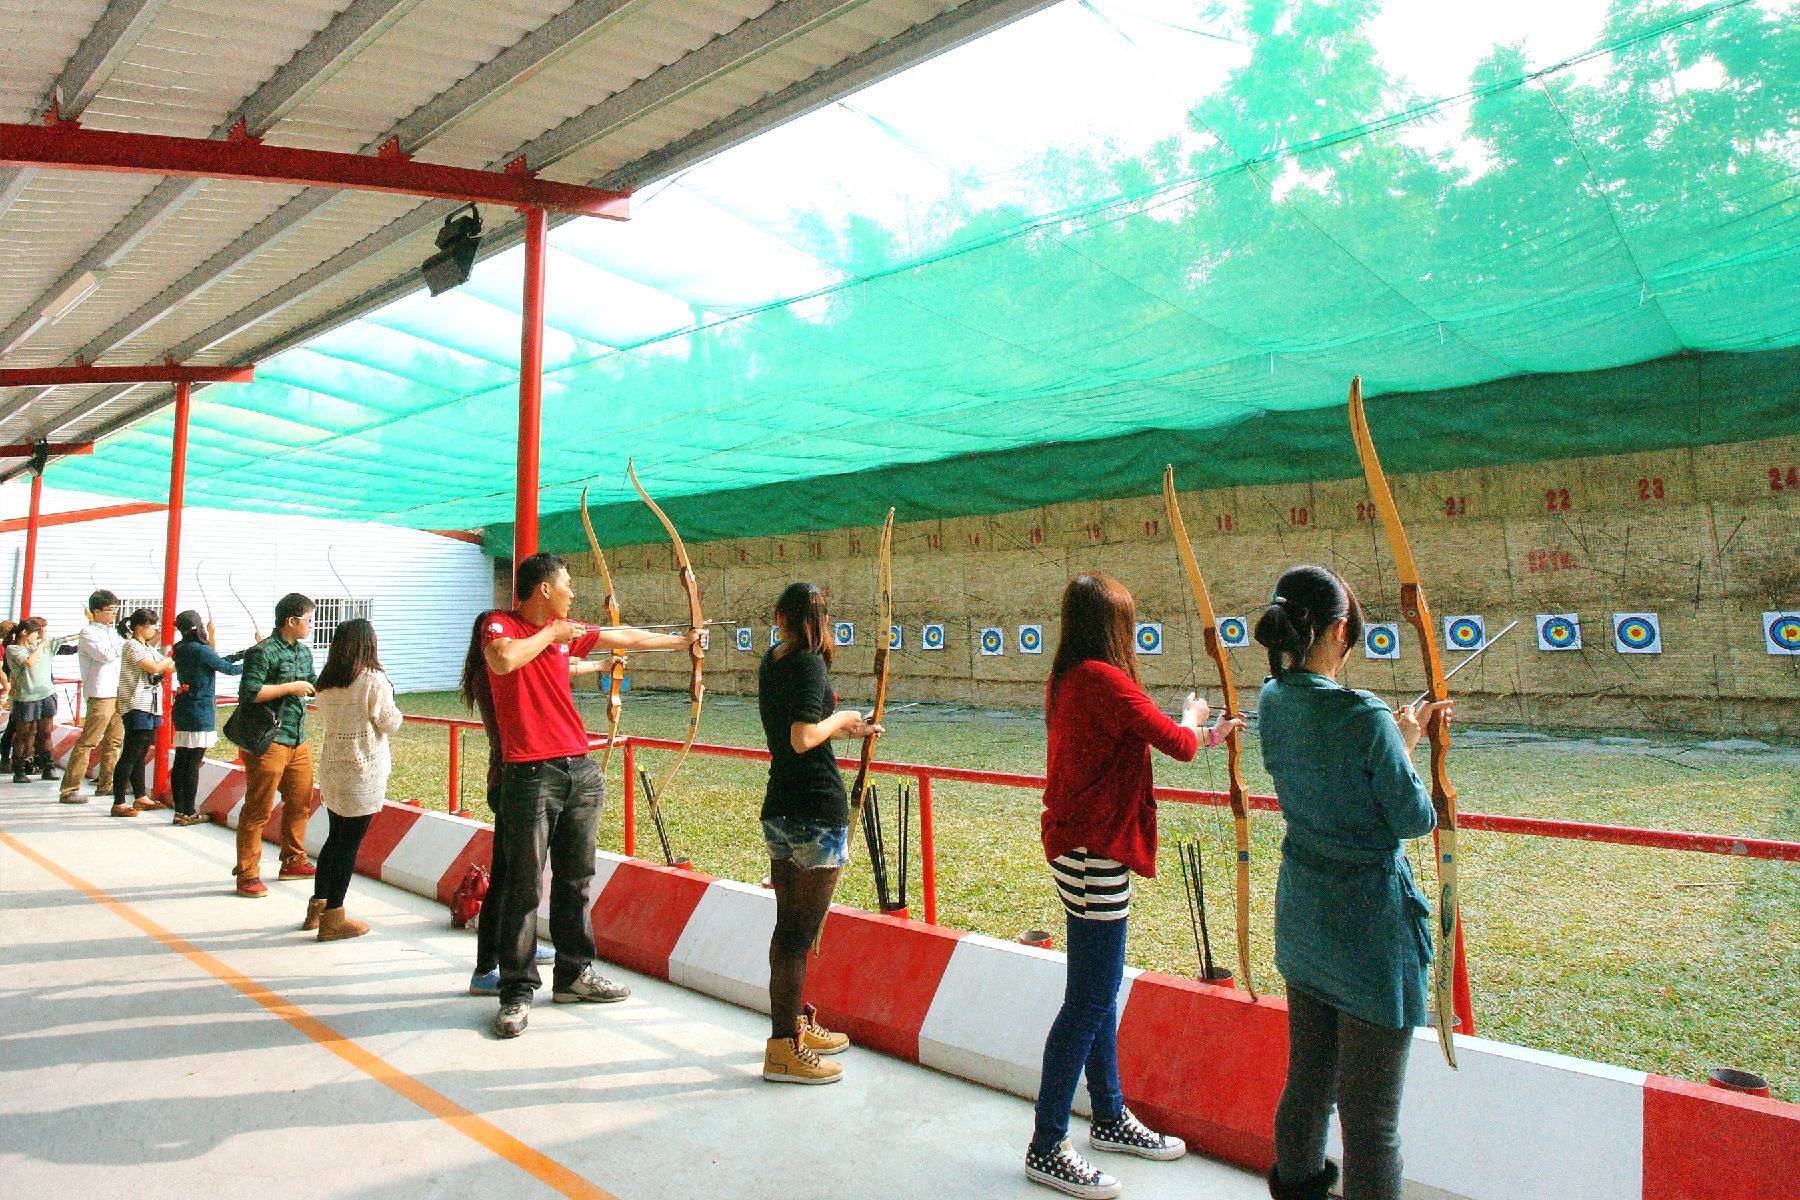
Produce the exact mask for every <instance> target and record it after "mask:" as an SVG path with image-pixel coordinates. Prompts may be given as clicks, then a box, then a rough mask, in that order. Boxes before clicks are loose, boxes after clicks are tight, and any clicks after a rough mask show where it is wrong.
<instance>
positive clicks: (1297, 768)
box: [1256, 566, 1451, 1200]
mask: <svg viewBox="0 0 1800 1200" xmlns="http://www.w3.org/2000/svg"><path fill="white" fill-rule="evenodd" d="M1362 636H1363V613H1362V606H1361V605H1359V604H1358V603H1357V601H1356V595H1355V593H1353V592H1352V591H1351V590H1350V587H1349V585H1348V584H1346V583H1345V582H1344V581H1343V580H1342V579H1340V578H1339V577H1338V576H1337V575H1335V574H1334V573H1332V572H1331V571H1328V570H1326V569H1325V568H1324V567H1315V566H1301V567H1294V568H1292V569H1291V570H1289V571H1287V572H1286V573H1285V574H1283V575H1282V576H1281V579H1280V581H1279V582H1277V583H1276V585H1275V595H1274V599H1273V601H1272V602H1271V603H1270V604H1269V606H1268V608H1266V609H1265V610H1264V611H1263V614H1262V616H1261V617H1260V618H1259V619H1258V620H1257V623H1256V640H1257V641H1258V642H1260V643H1262V645H1263V646H1264V647H1266V648H1267V649H1268V652H1269V673H1270V675H1271V676H1272V678H1271V679H1270V680H1269V681H1268V682H1267V683H1265V684H1263V688H1262V695H1261V698H1260V703H1259V706H1258V707H1259V710H1260V720H1259V728H1260V732H1261V742H1262V756H1263V765H1264V766H1265V767H1267V768H1268V771H1269V777H1270V778H1271V779H1273V780H1274V781H1275V795H1276V797H1277V798H1278V799H1279V800H1280V801H1281V813H1282V816H1283V817H1285V818H1286V820H1287V836H1286V837H1285V838H1283V839H1282V843H1281V876H1280V879H1279V881H1278V882H1277V884H1276V890H1275V966H1276V968H1277V969H1278V970H1280V972H1281V974H1282V977H1283V978H1284V979H1285V980H1286V981H1287V996H1288V1067H1287V1083H1286V1086H1285V1087H1284V1088H1283V1089H1282V1092H1281V1101H1280V1103H1279V1105H1277V1107H1276V1110H1275V1166H1274V1167H1273V1168H1272V1169H1271V1170H1270V1172H1269V1194H1270V1195H1271V1196H1274V1197H1276V1200H1324V1198H1325V1197H1326V1196H1327V1195H1328V1194H1329V1193H1330V1191H1331V1188H1332V1185H1333V1184H1334V1183H1335V1182H1336V1181H1337V1177H1338V1169H1337V1167H1336V1166H1335V1165H1334V1164H1333V1163H1331V1162H1329V1161H1327V1160H1326V1158H1325V1138H1326V1132H1327V1127H1328V1125H1329V1123H1330V1120H1331V1112H1332V1109H1333V1108H1336V1109H1337V1113H1338V1118H1339V1121H1340V1123H1341V1124H1342V1127H1343V1137H1344V1172H1343V1174H1344V1191H1343V1195H1344V1197H1345V1200H1399V1197H1400V1194H1401V1159H1400V1096H1401V1092H1402V1090H1403V1087H1404V1085H1405V1082H1406V1059H1407V1053H1408V1050H1409V1049H1410V1048H1411V1046H1412V1040H1413V1029H1414V1028H1415V1027H1417V1026H1421V1025H1424V1024H1425V1023H1426V1013H1427V1011H1428V1010H1427V1005H1426V987H1425V973H1426V968H1427V967H1428V965H1429V964H1430V962H1431V957H1432V949H1431V922H1430V919H1429V918H1430V907H1429V905H1428V904H1427V903H1426V900H1425V897H1424V896H1423V895H1422V894H1420V892H1419V888H1418V885H1417V884H1416V883H1414V882H1413V874H1412V867H1411V865H1410V864H1409V863H1408V861H1407V858H1406V852H1405V850H1404V849H1403V848H1402V846H1401V843H1402V842H1403V841H1404V840H1406V839H1408V838H1416V837H1423V836H1424V835H1425V834H1427V833H1430V832H1431V831H1432V829H1433V828H1435V826H1436V823H1437V821H1436V815H1435V813H1434V812H1433V810H1432V806H1431V793H1430V792H1429V791H1428V790H1427V789H1426V787H1425V785H1424V784H1423V783H1421V782H1420V780H1419V776H1418V774H1417V773H1416V772H1415V771H1414V770H1413V766H1412V759H1411V752H1412V748H1413V747H1414V746H1415V745H1417V744H1418V742H1419V738H1420V736H1421V735H1422V734H1423V733H1424V732H1425V727H1426V726H1427V725H1428V724H1430V722H1431V720H1432V718H1433V717H1435V716H1437V715H1438V714H1439V713H1442V714H1443V716H1444V719H1445V720H1448V719H1449V717H1450V712H1451V702H1450V701H1447V700H1446V701H1440V702H1437V703H1423V702H1421V703H1418V704H1409V705H1407V706H1406V707H1404V708H1402V709H1400V710H1399V711H1398V712H1390V711H1389V709H1388V706H1387V705H1386V704H1384V703H1382V702H1381V701H1380V700H1379V699H1377V698H1376V697H1375V696H1374V695H1372V694H1371V693H1369V692H1364V691H1358V690H1355V689H1352V688H1347V687H1344V686H1343V685H1342V684H1341V683H1339V682H1338V674H1339V672H1341V671H1342V670H1343V666H1344V659H1345V658H1346V657H1347V656H1348V655H1349V653H1350V648H1351V647H1352V646H1355V645H1357V644H1359V643H1360V642H1361V641H1362ZM1440 950H1441V951H1444V952H1447V948H1444V947H1440Z"/></svg>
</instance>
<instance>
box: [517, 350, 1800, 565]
mask: <svg viewBox="0 0 1800 1200" xmlns="http://www.w3.org/2000/svg"><path fill="white" fill-rule="evenodd" d="M1797 379H1800V348H1789V349H1783V350H1772V351H1765V352H1761V353H1755V354H1681V355H1675V356H1672V357H1669V358H1663V359H1657V360H1654V361H1652V362H1647V363H1638V364H1636V365H1633V366H1628V367H1618V368H1614V369H1611V370H1604V371H1584V372H1574V373H1570V374H1559V375H1526V376H1515V377H1512V378H1509V379H1502V380H1495V381H1493V382H1491V383H1485V384H1479V385H1476V386H1474V387H1466V388H1454V389H1449V390H1444V391H1434V392H1415V393H1407V394H1391V395H1387V396H1382V397H1378V398H1374V397H1372V398H1371V399H1370V401H1369V421H1370V424H1371V426H1372V427H1373V429H1374V433H1375V438H1376V441H1377V443H1378V444H1379V446H1380V448H1381V457H1382V462H1383V464H1384V465H1385V466H1386V467H1387V469H1388V471H1389V472H1390V473H1394V474H1402V473H1411V472H1422V471H1444V470H1453V469H1457V468H1468V467H1493V466H1504V465H1511V464H1522V463H1532V462H1543V461H1545V460H1548V459H1559V458H1580V457H1588V456H1595V455H1609V454H1627V453H1632V452H1637V451H1646V450H1669V449H1675V448H1680V447H1695V446H1706V445H1716V444H1720V443H1726V442H1744V441H1755V440H1758V439H1761V438H1771V437H1782V436H1786V435H1790V434H1800V386H1797V385H1796V380H1797ZM1345 382H1346V389H1347V387H1348V380H1346V381H1345ZM1165 463H1174V464H1175V468H1176V473H1177V477H1178V478H1179V479H1180V481H1181V487H1182V490H1183V491H1203V490H1207V489H1211V488H1221V487H1233V486H1254V485H1259V484H1278V483H1298V482H1309V481H1319V480H1329V479H1347V478H1351V477H1354V476H1357V475H1360V474H1361V473H1362V472H1361V467H1360V466H1359V465H1358V463H1357V460H1356V450H1355V447H1354V446H1353V445H1352V443H1351V441H1350V432H1349V426H1348V421H1347V418H1346V417H1345V415H1344V409H1343V408H1342V407H1340V406H1335V405H1334V406H1332V407H1329V408H1321V409H1310V410H1306V411H1301V412H1267V413H1260V414H1257V415H1255V416H1251V417H1247V418H1245V419H1244V420H1241V421H1237V422H1233V423H1231V424H1228V425H1224V426H1218V427H1214V428H1210V429H1206V430H1203V431H1199V432H1190V431H1185V430H1168V431H1164V430H1153V431H1149V432H1145V433H1136V434H1131V435H1128V436H1125V437H1118V438H1107V439H1102V440H1098V441H1084V442H1057V443H1051V444H1046V445H1039V446H1028V447H1024V448H1021V449H1015V450H1007V451H1001V452H998V453H994V454H980V455H964V456H960V457H957V458H950V459H944V460H941V461H938V462H932V463H917V464H909V465H905V466H897V467H888V468H882V469H880V470H872V471H859V472H853V473H846V474H843V475H828V476H820V477H817V478H813V479H807V480H800V481H796V482H789V483H780V484H769V485H766V486H762V487H754V488H743V489H737V490H732V491H723V492H710V493H707V494H704V495H696V496H679V497H669V498H664V497H658V502H659V503H660V504H662V506H663V508H664V509H665V510H666V511H667V512H668V514H669V517H670V519H671V520H673V521H674V522H675V526H676V528H677V529H679V530H680V531H681V535H682V538H683V539H684V540H685V541H690V542H706V541H715V540H719V539H724V538H743V537H770V536H775V535H778V534H790V533H802V532H817V531H822V530H827V529H839V528H844V527H848V526H856V525H877V524H880V522H881V520H882V518H883V517H884V516H885V515H886V513H887V509H888V506H889V505H892V506H894V507H895V508H897V509H898V510H899V516H898V519H899V520H901V521H903V522H904V521H924V520H934V519H945V518H952V517H964V516H986V515H991V514H994V513H1004V512H1017V511H1020V510H1023V509H1029V508H1037V507H1041V506H1043V505H1049V504H1060V503H1068V502H1072V501H1081V500H1105V499H1119V498H1123V497H1129V496H1148V495H1153V494H1156V493H1158V492H1159V491H1160V489H1161V485H1162V468H1163V464H1165ZM593 517H594V526H595V531H596V533H597V535H598V536H599V538H600V540H601V544H602V546H603V547H610V546H628V545H637V544H640V543H646V542H656V541H661V540H663V538H664V537H665V535H664V533H663V530H662V527H661V526H660V525H658V524H657V522H656V519H655V517H654V516H652V515H651V513H650V511H649V510H648V509H647V508H645V507H644V506H643V505H642V504H634V503H623V504H610V505H605V506H602V507H599V508H596V509H594V510H593ZM512 530H513V527H512V525H511V524H505V525H494V526H489V527H488V528H487V529H485V530H484V531H483V538H482V549H483V550H484V551H485V552H486V553H487V554H489V555H490V556H494V557H505V556H508V555H510V554H511V553H512ZM538 544H539V546H540V548H541V549H544V550H553V551H557V552H559V553H575V552H579V551H585V550H586V549H587V539H586V538H585V537H584V536H583V534H582V529H581V519H580V515H579V513H578V512H576V511H573V510H570V511H565V512H557V513H545V514H543V515H542V516H541V517H540V519H539V533H538Z"/></svg>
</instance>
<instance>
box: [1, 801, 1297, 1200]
mask: <svg viewBox="0 0 1800 1200" xmlns="http://www.w3.org/2000/svg"><path fill="white" fill-rule="evenodd" d="M168 821H169V814H168V813H167V812H157V813H147V814H145V815H143V816H140V817H138V818H136V819H135V820H115V819H112V818H109V817H108V816H107V815H106V808H105V806H104V805H102V804H101V803H100V802H99V801H95V802H94V803H91V804H87V805H83V806H81V807H75V806H71V805H59V804H57V803H56V802H55V785H54V784H49V783H34V784H29V785H14V784H11V783H0V832H3V833H4V834H6V835H7V836H8V837H9V838H10V839H12V842H11V843H9V842H8V841H7V840H5V839H0V1081H3V1082H0V1180H4V1186H3V1188H0V1191H4V1193H5V1194H6V1195H7V1196H9V1197H11V1196H16V1197H20V1198H21V1200H23V1198H26V1197H33V1198H35V1197H43V1196H55V1195H106V1196H118V1197H127V1198H130V1200H151V1198H155V1197H164V1196H167V1197H181V1198H183V1200H192V1198H194V1197H210V1196H228V1195H233V1194H234V1193H239V1192H244V1191H248V1190H252V1189H253V1190H254V1191H255V1192H256V1193H258V1194H261V1195H265V1196H270V1195H272V1196H279V1197H283V1198H284V1200H285V1198H289V1197H315V1196H317V1197H327V1196H329V1197H421V1196H433V1197H437V1196H442V1197H482V1198H484V1200H486V1198H491V1197H498V1196H507V1197H514V1196H539V1195H543V1196H551V1195H558V1194H562V1195H576V1196H589V1197H604V1196H606V1195H608V1194H611V1195H615V1196H620V1197H627V1198H630V1200H639V1198H652V1197H676V1196H680V1197H687V1196H695V1195H699V1196H729V1197H744V1198H765V1197H766V1198H768V1200H812V1198H815V1197H816V1198H819V1200H824V1198H825V1197H833V1198H842V1197H884V1198H885V1197H932V1196H971V1197H972V1196H981V1197H1019V1198H1021V1200H1026V1198H1034V1200H1042V1198H1043V1197H1046V1196H1050V1195H1052V1194H1053V1193H1051V1192H1049V1191H1046V1190H1045V1189H1042V1188H1039V1187H1036V1186H1033V1185H1031V1184H1028V1183H1026V1182H1025V1181H1024V1180H1023V1177H1022V1175H1021V1173H1020V1171H1021V1162H1022V1156H1023V1151H1024V1144H1025V1140H1026V1138H1027V1136H1028V1134H1029V1132H1030V1128H1031V1108H1030V1106H1029V1105H1028V1104H1027V1103H1026V1102H1024V1101H1023V1100H1020V1099H1018V1098H1016V1097H1013V1096H1008V1095H1004V1094H1001V1093H998V1092H993V1091H989V1090H988V1089H986V1088H982V1087H979V1086H976V1085H974V1084H969V1083H964V1082H962V1081H960V1080H957V1079H953V1078H950V1077H948V1076H944V1075H940V1074H937V1073H936V1072H933V1071H929V1070H925V1069H923V1068H920V1067H916V1066H911V1065H908V1064H905V1063H901V1062H898V1061H896V1060H894V1059H890V1058H886V1057H883V1056H881V1055H878V1054H874V1053H870V1052H859V1051H856V1050H854V1049H853V1050H851V1051H850V1052H849V1053H848V1054H846V1055H844V1056H843V1057H842V1058H841V1059H840V1060H839V1061H841V1062H843V1063H844V1065H845V1068H846V1073H845V1079H844V1081H843V1082H842V1083H839V1084H837V1085H834V1086H832V1087H829V1088H800V1087H778V1086H775V1085H770V1084H765V1083H764V1082H762V1080H761V1078H760V1070H761V1051H762V1044H763V1038H764V1037H765V1036H766V1034H765V1030H766V1024H765V1018H763V1017H761V1016H758V1015H757V1014H754V1013H750V1012H747V1011H745V1010H743V1009H738V1008H734V1007H731V1006H730V1005H727V1004H724V1003H721V1002H719V1001H716V1000H713V999H710V998H708V997H705V996H701V995H698V994H696V993H693V992H688V991H685V990H683V989H681V988H678V987H674V986H672V985H669V984H666V983H663V982H661V981H658V980H653V979H645V978H641V977H636V976H631V975H629V974H628V973H626V972H623V971H618V970H610V971H609V973H611V974H613V975H614V976H615V977H623V978H626V979H627V981H628V982H629V983H630V984H631V987H632V989H633V993H634V994H633V997H632V999H631V1000H630V1001H628V1002H627V1003H625V1004H621V1005H614V1006H604V1007H603V1006H588V1005H580V1006H578V1005H552V1004H550V1003H548V998H549V997H548V993H547V992H544V993H540V1002H539V1004H538V1005H537V1007H536V1008H535V1009H534V1010H533V1012H532V1023H531V1027H530V1029H529V1030H528V1031H527V1033H526V1035H525V1036H524V1037H522V1038H519V1039H517V1040H515V1041H509V1042H501V1041H497V1040H495V1039H494V1038H493V1037H491V1036H490V1035H489V1033H488V1032H487V1027H488V1022H489V1021H490V1019H491V1018H492V1015H493V1013H494V1010H495V1002H494V1001H493V1000H491V999H478V998H475V997H471V996H468V995H466V994H464V988H465V987H466V985H467V982H468V975H469V967H470V956H471V954H472V953H473V949H474V938H473V936H472V935H471V934H468V933H464V932H458V931H455V930H452V929H450V928H449V923H448V921H447V920H446V916H445V911H444V909H443V907H442V906H441V905H438V904H436V903H434V902H430V901H427V900H424V899H421V898H419V897H417V896H413V895H411V894H409V893H406V892H402V891H399V890H398V889H395V888H391V887H384V886H382V885H381V884H377V883H374V882H371V881H369V880H366V879H361V878H359V879H357V880H356V881H355V882H354V883H353V884H352V887H351V892H350V902H349V905H348V907H349V908H350V911H351V912H352V913H353V914H355V915H358V916H361V917H363V918H365V919H367V920H369V921H370V922H371V923H372V924H373V925H374V926H375V931H374V932H373V933H371V934H370V935H369V936H367V937H363V938H358V939H355V940H352V941H348V942H339V943H333V944H326V945H320V944H319V943H317V942H315V941H313V940H312V937H311V935H310V934H302V933H300V932H299V931H298V930H297V926H298V923H299V919H300V916H301V914H302V909H303V907H304V905H305V901H306V897H307V896H308V895H309V894H310V885H308V884H303V883H276V882H274V880H273V873H274V861H273V853H272V852H269V853H268V854H267V855H266V858H265V861H266V862H267V863H268V866H267V867H266V870H267V871H268V872H269V878H270V893H271V894H270V895H269V897H267V898H266V899H263V900H254V901H252V900H243V899H239V898H238V897H236V896H235V895H233V894H232V893H231V890H230V883H231V881H230V866H231V862H232V849H231V847H232V840H231V839H232V835H231V833H230V832H229V831H227V830H225V829H222V828H219V827H217V826H213V825H203V826H196V827H194V828H191V829H176V828H173V827H172V826H170V825H169V824H168ZM12 843H17V845H15V844H12ZM19 846H23V847H24V848H25V849H27V850H29V851H32V852H35V854H37V855H39V856H41V857H42V858H43V859H46V860H48V861H49V862H50V863H53V864H55V866H57V867H60V868H61V869H62V870H63V871H65V872H67V873H69V874H71V875H73V876H76V877H78V878H79V879H80V880H83V881H85V882H86V883H88V884H90V885H92V887H93V888H96V889H98V890H99V891H100V892H103V893H105V895H106V896H110V897H111V898H112V899H113V900H115V901H117V902H118V905H119V906H122V907H116V906H108V905H106V904H105V903H104V902H103V901H102V900H100V899H98V898H95V897H93V896H90V895H88V894H84V892H83V891H81V890H79V889H78V888H77V887H76V886H75V885H74V884H73V883H71V882H69V881H67V880H65V879H63V878H60V877H59V876H58V875H56V874H55V873H54V872H53V871H52V870H51V869H49V868H47V867H46V866H44V865H41V864H39V863H38V862H35V861H33V860H32V858H31V857H29V856H28V855H26V854H24V853H21V851H20V849H19V848H18V847H19ZM133 914H136V916H137V918H138V920H137V921H136V922H134V920H133ZM146 922H147V923H150V927H149V928H146V927H145V923H146ZM158 927H160V930H162V931H166V932H164V933H163V935H162V936H161V937H160V939H159V936H158V932H157V929H158ZM171 935H172V936H171ZM171 942H173V943H175V944H174V945H171V944H170V943H171ZM181 943H185V944H186V945H187V946H188V947H190V948H191V952H184V951H183V950H182V948H181ZM234 974H235V975H236V976H237V978H236V986H233V982H232V981H231V979H230V978H225V977H222V976H226V977H229V976H232V975H234ZM259 991H260V992H261V995H262V1002H261V1003H259V1002H257V1000H256V999H254V998H253V997H252V995H251V994H249V993H258V992H259ZM269 993H273V995H269ZM283 1002H285V1005H284V1003H283ZM272 1009H273V1011H272ZM284 1014H285V1017H286V1019H284ZM321 1023H322V1024H321ZM334 1039H341V1040H334ZM371 1056H373V1057H371ZM382 1079H386V1080H388V1081H389V1082H388V1083H384V1082H382ZM397 1089H398V1090H397ZM1074 1130H1075V1137H1076V1142H1077V1145H1078V1146H1080V1145H1083V1144H1085V1136H1086V1127H1085V1123H1084V1122H1082V1121H1080V1120H1076V1121H1075V1123H1074ZM1098 1157H1100V1158H1102V1159H1104V1165H1105V1168H1106V1169H1108V1170H1110V1171H1112V1172H1113V1173H1114V1174H1116V1175H1118V1176H1120V1177H1121V1178H1122V1179H1123V1180H1124V1181H1125V1184H1126V1194H1127V1195H1128V1196H1131V1197H1142V1198H1143V1200H1160V1198H1163V1197H1169V1198H1174V1197H1180V1198H1181V1200H1214V1198H1217V1200H1239V1198H1242V1200H1249V1198H1250V1197H1255V1196H1261V1195H1264V1194H1265V1193H1264V1191H1263V1188H1262V1185H1261V1182H1260V1181H1259V1180H1257V1179H1256V1178H1254V1177H1252V1176H1250V1175H1248V1174H1245V1173H1244V1172H1241V1171H1238V1170H1236V1169H1235V1168H1230V1167H1226V1166H1222V1165H1219V1164H1216V1163H1211V1162H1207V1161H1205V1160H1202V1159H1200V1158H1198V1157H1197V1156H1194V1155H1189V1156H1188V1157H1187V1158H1186V1159H1185V1160H1183V1161H1181V1162H1177V1163H1150V1162H1143V1161H1139V1160H1135V1159H1125V1160H1120V1159H1119V1158H1118V1157H1117V1156H1113V1155H1104V1156H1098Z"/></svg>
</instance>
